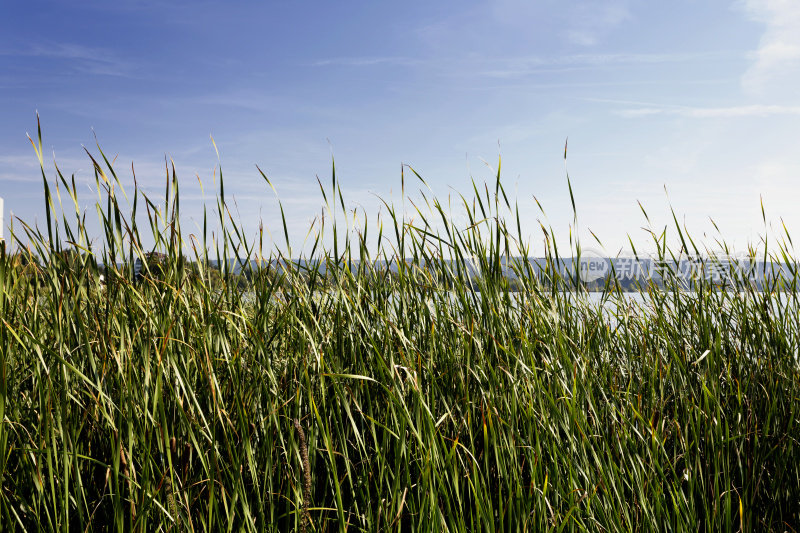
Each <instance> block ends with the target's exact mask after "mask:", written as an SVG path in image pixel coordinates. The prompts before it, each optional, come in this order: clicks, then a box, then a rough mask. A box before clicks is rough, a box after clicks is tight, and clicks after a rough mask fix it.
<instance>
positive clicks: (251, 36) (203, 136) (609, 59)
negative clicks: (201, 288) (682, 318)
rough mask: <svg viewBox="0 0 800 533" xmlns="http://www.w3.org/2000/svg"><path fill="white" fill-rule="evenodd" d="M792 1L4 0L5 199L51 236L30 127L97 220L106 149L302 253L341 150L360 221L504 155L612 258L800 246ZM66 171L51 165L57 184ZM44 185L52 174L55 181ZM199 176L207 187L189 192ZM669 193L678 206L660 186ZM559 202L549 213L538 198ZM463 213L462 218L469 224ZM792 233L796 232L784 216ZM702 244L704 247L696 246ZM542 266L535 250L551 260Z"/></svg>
mask: <svg viewBox="0 0 800 533" xmlns="http://www.w3.org/2000/svg"><path fill="white" fill-rule="evenodd" d="M799 82H800V4H798V3H797V2H796V1H790V0H736V1H731V0H728V1H721V0H707V1H700V0H675V1H672V2H645V1H637V0H608V1H592V2H582V1H576V2H570V3H565V2H556V1H551V0H542V1H536V2H534V1H521V0H483V1H471V0H470V1H463V0H462V1H459V2H452V1H441V2H435V3H433V2H415V1H409V2H402V3H398V2H392V3H390V2H375V1H370V2H367V1H342V2H336V3H333V2H319V1H307V2H301V1H294V2H290V1H275V2H202V1H191V2H190V1H186V2H183V1H166V0H141V1H135V2H127V1H119V2H105V1H99V0H97V1H85V0H83V1H82V0H76V1H73V2H48V1H37V2H12V3H8V5H6V6H4V16H3V17H2V20H0V196H2V197H3V198H5V209H6V216H5V220H6V223H8V221H9V218H10V216H9V215H10V213H9V212H10V211H13V214H14V216H15V217H20V218H22V219H23V220H25V221H28V222H31V223H32V222H34V221H39V222H41V221H43V220H44V218H43V216H44V211H43V195H42V184H41V176H40V174H39V171H38V162H37V160H36V156H35V154H34V151H33V149H32V148H31V146H30V143H29V142H28V140H27V137H26V133H27V132H30V133H31V134H34V133H35V129H36V112H37V111H38V112H39V114H40V116H41V121H42V127H43V137H44V147H45V152H46V158H48V159H49V160H50V161H52V156H53V154H55V158H56V161H57V162H58V163H59V166H60V168H61V169H62V171H63V172H65V173H66V174H68V175H69V174H73V173H74V174H75V178H76V181H77V183H78V184H79V193H80V195H81V199H82V205H83V207H85V208H87V220H92V219H94V218H96V217H95V213H94V209H93V208H92V205H93V200H94V198H96V196H94V194H95V193H94V192H93V187H94V177H93V174H92V172H91V164H90V162H89V160H88V158H87V157H86V155H85V154H84V152H83V148H82V146H86V147H87V148H89V150H90V151H93V152H96V148H95V146H94V142H95V141H94V135H95V134H96V135H97V139H98V140H99V142H100V145H101V146H102V148H103V149H104V151H106V152H107V154H110V155H113V156H116V166H117V168H118V169H119V171H120V175H121V176H122V179H123V182H124V183H125V184H126V187H130V185H131V184H132V178H131V173H130V165H131V162H133V163H134V165H135V168H136V175H137V179H138V181H139V184H140V185H141V186H142V188H143V189H144V190H145V191H146V192H148V193H149V194H151V195H152V196H154V197H155V198H158V197H159V195H162V194H163V184H164V169H163V167H164V159H165V157H168V158H172V159H173V160H174V162H175V165H176V168H177V171H178V175H179V178H180V179H181V186H182V192H183V197H182V210H183V213H184V216H185V220H184V228H187V231H194V230H193V228H195V227H196V226H194V224H195V223H197V222H198V221H201V220H202V206H203V201H204V200H203V198H204V196H203V195H204V194H205V198H206V200H207V201H208V203H209V205H213V203H212V200H213V183H212V182H213V175H214V168H215V166H216V165H217V163H218V161H217V156H216V153H215V150H214V147H213V145H212V143H211V140H210V135H213V137H214V139H215V141H216V144H217V147H218V148H219V152H220V157H221V163H222V168H223V172H224V175H225V184H226V195H229V198H230V197H234V198H235V199H236V206H237V207H238V210H237V212H238V216H240V217H241V220H242V223H243V224H244V226H245V228H246V230H247V231H248V232H249V234H251V235H253V236H254V235H255V234H256V232H257V228H258V223H259V220H263V222H264V224H265V226H266V227H267V228H268V229H269V230H272V231H273V232H274V233H275V234H276V238H277V236H279V235H281V234H282V228H281V226H280V218H279V216H278V211H277V208H276V203H275V200H274V194H273V193H272V191H271V190H270V189H269V188H268V187H267V186H266V185H265V183H264V182H263V180H262V179H261V177H260V176H259V174H258V172H257V170H256V168H255V165H256V164H257V165H259V167H260V168H262V169H263V170H264V171H265V172H266V173H267V174H268V175H269V177H270V178H271V179H272V181H273V183H274V185H275V187H276V189H277V191H278V194H279V196H280V198H281V200H282V201H283V204H284V208H285V209H286V213H287V218H288V223H289V228H290V232H291V234H292V240H293V241H294V242H295V243H297V244H296V248H297V247H299V243H301V242H302V240H303V238H304V236H305V234H306V232H307V230H308V228H309V226H310V224H311V221H312V220H313V219H314V217H315V216H318V215H319V213H320V208H321V206H322V203H323V201H322V196H321V195H320V194H319V191H318V186H317V182H316V176H317V175H318V176H319V177H320V178H321V179H322V180H323V183H327V181H328V180H329V177H330V170H331V154H333V156H335V158H336V166H337V175H338V177H339V178H340V180H341V184H342V187H343V191H344V195H345V199H346V201H347V205H348V208H356V207H357V208H359V209H362V208H363V209H364V210H366V212H367V213H369V214H370V215H371V216H374V214H375V213H377V211H378V208H379V206H380V202H379V200H378V199H377V196H380V197H383V198H386V199H387V200H394V201H396V202H399V192H400V191H399V189H400V167H401V163H406V164H409V165H411V166H413V167H414V168H415V169H416V170H417V171H418V172H419V173H420V174H422V175H423V176H424V177H425V179H426V180H427V182H428V183H429V185H430V187H431V188H432V189H433V192H434V193H435V194H437V195H438V196H439V197H440V198H446V197H447V196H448V195H452V194H454V193H455V192H462V193H464V194H469V192H470V190H471V186H470V179H471V178H474V179H476V180H477V181H478V182H482V181H483V180H490V179H492V175H493V172H494V170H493V169H494V167H495V166H496V164H497V159H498V156H499V155H502V161H503V164H502V173H503V176H504V183H505V184H506V187H507V190H508V191H509V192H510V193H513V195H514V196H515V197H516V199H517V201H518V202H519V204H520V206H521V210H522V216H523V223H524V224H525V225H526V227H528V228H530V231H531V235H533V236H534V237H533V239H534V240H533V243H534V252H536V251H537V243H538V239H539V237H538V236H539V235H540V230H539V229H538V222H537V219H541V220H542V221H544V222H545V223H547V224H550V225H552V226H553V227H554V229H555V230H556V233H557V235H559V238H560V240H561V241H562V242H564V241H565V240H566V239H567V238H568V236H569V224H570V223H571V222H572V213H571V206H570V202H569V195H568V191H567V185H566V178H565V171H564V161H563V148H564V141H565V139H566V138H567V137H569V157H568V161H567V164H568V168H569V173H570V177H571V179H572V185H573V189H574V192H575V199H576V203H577V207H578V214H579V221H578V222H579V233H580V234H581V235H582V238H583V239H584V245H591V246H595V245H594V244H592V243H591V242H590V234H589V233H588V230H591V231H592V232H594V233H595V234H596V235H597V236H598V237H599V238H600V239H601V240H602V241H603V243H604V245H605V248H606V249H607V250H608V251H609V253H615V252H616V251H617V250H618V249H620V248H628V246H629V245H628V235H630V236H631V237H632V239H633V241H634V243H636V244H637V245H639V246H644V247H646V246H647V244H646V243H647V242H648V236H647V233H646V232H645V231H644V230H642V229H641V227H642V226H647V221H646V220H645V219H644V216H643V215H642V212H641V210H640V208H639V204H638V203H637V202H641V203H642V205H643V206H644V207H645V208H646V209H647V211H648V213H649V214H650V219H651V223H652V227H653V228H654V229H660V228H662V227H663V226H664V225H665V224H669V223H671V215H670V212H669V207H670V205H672V207H673V208H674V210H675V212H676V214H677V216H678V218H679V219H680V220H681V221H682V222H685V224H686V226H687V227H688V228H689V230H690V231H691V232H692V233H693V234H694V235H695V236H697V237H698V238H700V239H701V240H705V241H707V242H713V240H714V238H715V237H716V236H717V235H718V234H717V233H716V231H715V230H714V228H713V225H712V224H711V222H710V219H713V221H714V222H715V223H716V224H717V226H718V227H719V229H720V233H721V236H722V237H723V238H724V239H725V240H727V241H728V242H729V243H732V244H733V245H734V246H736V247H737V249H741V248H743V247H744V246H746V245H747V243H749V242H754V241H756V240H757V239H758V236H759V235H761V234H763V233H764V232H765V231H767V230H765V227H764V223H763V221H762V215H761V203H760V198H761V197H763V200H764V207H765V210H766V215H767V219H768V222H770V223H772V225H773V226H774V227H777V228H780V224H781V223H782V222H783V223H785V224H786V226H787V228H788V229H789V231H790V232H793V233H794V234H796V235H800V215H799V214H798V210H797V209H796V204H797V199H798V193H800V187H798V178H800V150H798V148H797V142H798V141H797V139H798V138H800V135H799V134H800V93H798V91H797V87H798V86H800V83H799ZM51 169H52V165H49V166H48V170H51ZM50 176H51V177H52V176H53V174H52V172H50ZM198 177H199V178H200V179H201V180H202V181H203V183H204V186H205V188H204V190H201V188H200V186H199V185H198V180H197V178H198ZM665 189H666V192H665ZM534 195H535V196H536V197H537V198H538V199H539V201H540V202H541V204H542V205H543V207H544V209H545V212H546V215H547V218H545V217H543V216H542V214H541V213H539V211H538V208H537V207H536V203H535V201H534V200H533V196H534ZM457 215H458V213H455V216H457ZM781 221H782V222H781ZM704 234H705V237H704ZM538 251H541V247H540V246H539V247H538Z"/></svg>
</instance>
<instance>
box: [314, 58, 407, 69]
mask: <svg viewBox="0 0 800 533" xmlns="http://www.w3.org/2000/svg"><path fill="white" fill-rule="evenodd" d="M421 63H422V61H421V60H419V59H414V58H410V57H394V56H389V57H335V58H330V59H322V60H320V61H316V62H315V63H314V66H315V67H326V66H342V67H372V66H378V65H399V66H414V65H419V64H421Z"/></svg>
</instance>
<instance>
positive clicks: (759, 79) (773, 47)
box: [742, 0, 800, 93]
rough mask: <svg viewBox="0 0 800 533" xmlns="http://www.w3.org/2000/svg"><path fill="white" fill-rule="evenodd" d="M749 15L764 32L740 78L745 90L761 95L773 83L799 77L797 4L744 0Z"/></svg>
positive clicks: (799, 18) (781, 0) (799, 13)
mask: <svg viewBox="0 0 800 533" xmlns="http://www.w3.org/2000/svg"><path fill="white" fill-rule="evenodd" d="M744 6H745V9H746V11H747V12H748V14H749V15H750V16H751V18H753V19H754V20H757V21H759V22H763V23H764V24H765V25H766V31H765V32H764V34H763V36H762V37H761V42H760V43H759V46H758V49H757V50H756V51H755V52H754V53H753V54H752V56H753V59H754V61H753V64H752V65H751V66H750V68H749V69H748V70H747V71H746V72H745V74H744V76H743V77H742V86H743V87H744V89H745V90H747V91H749V92H754V93H762V92H764V91H765V90H766V89H767V88H768V87H769V86H770V84H771V83H772V82H774V81H776V79H778V78H781V79H783V80H785V79H786V76H787V74H794V75H795V76H797V75H798V74H800V72H799V70H800V2H797V0H744Z"/></svg>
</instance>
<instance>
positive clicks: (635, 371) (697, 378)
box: [0, 133, 800, 532]
mask: <svg viewBox="0 0 800 533" xmlns="http://www.w3.org/2000/svg"><path fill="white" fill-rule="evenodd" d="M33 144H34V147H35V148H36V151H37V154H38V156H39V159H40V163H42V177H43V185H44V200H45V202H46V205H47V220H46V226H45V227H43V228H37V227H31V226H30V225H27V224H25V223H24V222H23V221H17V222H16V225H17V228H16V230H15V233H14V234H13V235H12V237H11V239H10V242H9V243H6V244H5V247H4V248H2V250H0V287H2V290H1V291H0V316H1V317H2V321H1V325H0V354H1V355H0V387H2V390H1V391H0V397H1V398H2V401H0V419H2V425H0V529H2V530H3V531H39V530H45V531H110V530H114V531H142V532H144V531H290V530H302V529H301V528H304V529H305V530H306V531H334V530H349V531H476V530H485V531H633V530H635V531H656V530H657V531H665V530H666V531H698V530H703V531H719V530H724V531H734V530H744V531H752V530H774V531H795V530H797V529H798V527H799V526H798V524H800V466H798V465H800V446H799V445H798V442H797V436H798V435H800V401H799V400H800V398H799V396H800V377H799V375H798V371H799V370H800V368H799V363H798V356H797V353H798V340H800V315H798V300H797V294H796V292H794V291H791V292H786V293H785V294H784V295H783V296H782V297H780V298H778V297H775V296H774V295H771V294H770V291H765V292H757V291H756V290H755V288H754V287H753V286H752V285H750V284H747V283H742V284H741V285H737V286H736V287H734V289H735V290H732V291H720V290H716V289H715V288H714V287H713V286H711V285H710V284H707V283H705V282H702V281H701V282H700V283H699V284H698V285H697V286H695V287H694V291H693V292H692V293H688V292H686V291H685V290H684V289H683V288H682V286H681V284H680V282H679V280H671V279H667V280H666V282H665V284H664V287H661V288H656V287H654V286H649V287H644V290H645V291H647V294H648V296H647V299H646V302H647V303H646V306H647V309H646V310H645V309H637V308H633V309H632V308H631V307H630V306H629V305H616V306H615V305H610V306H609V305H607V306H605V307H604V308H602V309H601V308H598V307H597V306H593V305H587V304H586V300H585V299H582V298H577V297H576V294H575V293H576V292H577V293H580V291H582V290H583V289H582V288H581V284H580V283H579V282H578V280H577V279H576V278H575V277H573V276H561V275H559V272H562V270H561V269H559V268H557V266H558V263H559V257H560V256H561V255H564V252H566V254H569V255H577V254H580V246H579V244H578V243H577V242H575V243H574V245H573V249H572V250H562V251H560V253H559V250H557V248H556V246H555V242H556V241H555V238H554V237H553V233H552V230H551V229H550V228H544V227H543V228H542V229H543V230H545V232H544V233H545V235H546V237H545V243H546V251H545V252H544V254H543V255H544V256H545V260H546V261H547V263H548V265H549V267H550V268H545V269H543V270H541V271H540V270H534V269H533V268H532V267H531V264H530V262H529V261H527V260H526V259H523V258H526V257H528V256H529V255H531V254H530V248H528V246H527V245H526V244H525V242H526V241H525V239H524V235H525V231H527V230H528V229H529V228H523V227H521V224H520V222H519V220H520V218H519V214H518V209H519V208H518V207H517V206H516V205H515V204H513V203H511V202H510V201H509V200H508V199H507V196H506V194H505V192H504V190H503V186H502V182H501V179H500V174H499V172H498V175H497V179H496V181H495V182H494V183H492V184H491V187H490V186H485V187H482V186H478V185H476V186H475V188H474V189H473V191H472V192H471V193H470V195H469V196H463V197H461V205H460V208H461V209H463V210H464V212H465V213H466V218H467V222H466V223H465V224H463V225H461V226H459V225H458V224H456V223H455V222H453V218H452V217H451V216H450V213H449V212H448V211H447V210H446V209H445V208H444V207H443V206H442V204H440V202H439V201H438V200H437V199H435V198H424V199H423V201H422V202H417V203H418V204H419V205H420V208H419V209H417V210H416V212H415V213H414V217H413V220H412V219H411V218H409V217H407V216H406V214H405V212H403V211H402V210H400V209H399V208H397V207H395V206H394V205H392V204H391V203H389V202H386V203H385V208H386V209H385V211H386V212H387V213H388V215H387V218H386V219H385V221H384V222H385V223H384V224H379V223H378V222H377V221H374V222H373V223H372V224H371V225H370V224H364V226H363V229H362V230H361V231H360V232H352V231H350V232H343V231H341V229H342V228H341V224H343V222H342V220H343V219H344V217H345V216H346V215H347V213H345V212H344V209H345V207H344V200H343V197H342V194H341V190H340V188H339V185H338V183H337V181H336V176H335V173H334V174H333V177H332V180H331V184H330V186H322V185H320V190H321V194H322V196H323V198H324V201H325V202H326V203H327V205H328V209H329V213H330V216H328V217H327V221H325V222H324V223H323V224H322V226H321V229H320V232H319V234H318V236H317V237H316V241H315V242H314V243H312V244H313V246H312V248H313V252H312V253H311V254H308V255H307V256H306V257H305V258H304V259H305V261H297V260H293V258H291V257H286V256H284V255H281V254H280V253H279V252H278V251H277V249H276V250H273V251H272V252H271V253H270V252H269V251H267V252H266V253H265V254H264V255H265V256H266V260H265V261H264V262H263V263H260V264H259V266H254V264H252V263H250V262H245V263H244V267H243V270H244V274H245V275H246V276H247V277H248V278H249V279H250V285H249V289H248V290H244V291H243V290H241V289H240V283H239V281H240V279H239V277H238V275H237V273H236V272H234V270H236V269H235V268H234V267H235V266H236V262H233V263H232V262H230V261H228V260H227V258H230V257H238V258H242V259H244V258H250V257H254V256H257V255H258V254H259V244H258V243H257V242H253V241H250V240H248V239H247V238H246V236H245V234H244V232H243V230H242V228H241V227H240V226H238V225H237V224H236V223H235V222H234V221H233V219H232V218H231V216H230V214H229V211H228V209H227V203H226V199H225V193H224V185H223V183H224V182H223V181H222V177H221V176H220V191H219V195H218V199H217V209H216V213H213V214H211V215H210V216H208V217H207V218H206V220H204V232H205V233H203V234H202V235H201V236H200V237H199V238H198V239H190V238H189V237H188V236H187V234H186V233H184V232H183V231H182V229H181V226H180V209H179V208H180V202H179V199H180V195H179V191H178V181H177V179H176V177H175V171H174V169H169V172H168V179H167V187H166V191H165V198H164V200H163V201H164V203H165V206H164V207H163V208H162V209H159V208H157V206H156V203H155V202H154V201H153V200H152V199H151V198H148V197H147V196H146V195H144V194H143V193H142V192H141V191H139V190H138V189H135V190H133V191H132V192H131V194H130V197H129V200H130V203H129V205H130V206H131V208H130V210H127V209H125V210H124V209H123V208H122V207H121V205H123V204H124V202H122V200H121V196H120V195H121V194H122V188H121V183H120V181H119V180H118V178H117V174H116V172H115V170H114V168H113V166H112V165H111V163H110V162H109V161H108V160H107V159H106V157H105V156H104V155H103V153H102V151H101V150H100V149H99V148H98V149H97V151H96V155H90V156H89V157H91V158H92V159H91V160H92V162H93V165H94V169H95V179H96V184H97V187H98V190H101V191H102V196H101V198H100V200H99V201H98V203H97V212H98V215H99V217H100V219H101V221H102V223H103V231H104V234H103V235H102V237H101V238H100V239H99V240H93V239H92V236H90V235H89V234H88V233H87V229H86V224H85V218H84V217H85V215H84V213H82V212H81V211H80V209H79V205H80V202H79V200H78V198H77V193H76V187H75V183H74V179H72V180H70V179H67V178H65V177H64V176H63V175H62V174H61V172H60V170H58V169H56V170H55V172H56V174H55V176H54V178H55V184H56V185H57V189H55V190H54V188H53V184H52V182H51V181H50V180H48V178H47V174H46V172H45V168H44V164H43V161H42V158H41V133H39V136H38V138H37V139H35V140H34V141H33ZM406 170H407V172H409V173H410V172H412V171H410V170H408V169H406ZM406 177H407V176H406ZM414 179H416V178H414ZM404 185H405V184H404ZM56 193H58V194H56ZM61 200H64V201H65V203H66V204H70V203H71V204H72V206H73V207H74V209H72V208H70V209H67V210H66V212H68V213H70V214H69V215H66V214H65V209H64V208H63V207H62V203H61ZM281 209H282V208H281ZM337 212H338V215H337ZM209 220H211V222H210V221H209ZM321 222H322V221H321ZM209 224H211V225H218V226H219V227H222V228H223V229H222V231H221V233H220V234H219V237H218V238H217V239H215V240H213V241H212V240H211V238H210V235H209V234H208V230H207V228H208V226H209ZM336 224H339V225H340V226H339V227H338V228H337V227H336ZM283 229H284V230H285V229H286V228H285V227H284V228H283ZM368 231H369V232H372V233H371V234H369V235H368ZM675 231H677V232H679V233H680V237H681V239H682V240H683V241H684V245H685V250H690V249H692V248H693V247H694V246H695V243H694V242H693V241H691V239H690V238H689V236H688V235H686V234H685V232H684V231H683V230H682V228H680V227H679V226H677V223H676V227H675ZM143 234H144V235H145V236H147V238H143ZM287 235H288V232H287ZM326 236H327V238H329V239H330V240H329V241H328V242H330V243H331V244H330V245H323V242H324V239H325V238H326ZM368 237H369V239H368ZM654 238H655V239H656V244H657V245H658V249H659V250H660V252H659V253H660V256H661V259H669V258H670V257H673V255H674V254H673V252H671V251H670V250H669V249H668V248H667V247H666V245H665V244H664V243H665V238H664V235H663V234H662V235H656V236H654ZM787 238H788V236H787ZM145 241H154V242H155V246H154V247H145V246H144V245H143V242H145ZM287 241H288V237H287ZM12 243H13V244H15V245H16V246H17V247H18V248H19V247H22V246H27V247H28V248H27V249H28V251H26V252H22V253H17V254H12V253H11V250H10V249H11V245H12ZM375 243H377V250H378V251H377V252H375V251H374V250H375V247H374V244H375ZM789 243H790V240H789ZM288 244H290V243H288V242H287V245H288ZM370 250H373V251H372V252H370ZM790 250H791V246H790V244H786V240H783V241H780V242H778V243H777V244H775V245H774V248H773V249H772V251H771V252H770V255H769V257H772V258H774V259H775V260H780V261H782V262H784V263H786V264H793V259H792V256H791V254H790ZM151 251H157V252H160V253H163V254H165V260H164V261H163V264H159V265H156V266H157V267H158V268H156V266H154V265H153V262H152V261H148V256H147V253H148V252H151ZM764 253H766V252H764ZM29 254H30V256H29ZM33 256H36V257H37V258H38V259H39V262H38V263H37V262H36V261H35V260H34V259H35V258H34V257H33ZM765 257H767V256H765ZM137 259H139V260H143V262H144V263H143V264H144V267H145V268H144V273H143V275H141V276H136V275H135V274H134V265H135V262H136V260H137ZM214 259H218V260H219V263H218V264H219V266H220V270H221V274H220V278H221V283H218V282H216V281H215V277H214V276H215V275H216V274H215V271H214V269H213V268H212V267H211V265H213V264H216V263H215V262H214V261H213V260H214ZM294 259H296V258H294ZM509 269H510V270H511V271H513V273H514V276H513V277H515V278H517V279H516V281H515V283H516V284H517V286H518V287H519V288H520V289H521V290H520V291H519V292H511V287H510V281H509V275H508V271H509ZM100 272H102V273H103V275H104V281H101V279H100V276H99V273H100ZM791 275H792V277H791V278H790V279H784V280H782V282H783V284H784V285H783V286H789V287H791V288H792V289H795V288H796V285H795V284H796V282H797V273H796V270H792V271H791ZM776 283H777V282H776ZM602 298H603V300H608V301H609V302H615V301H616V302H622V301H623V299H624V298H625V297H624V296H623V295H622V294H621V293H620V292H619V290H618V288H615V287H614V286H613V285H609V286H608V287H607V290H606V292H604V293H603V295H602ZM609 314H611V315H612V316H610V315H609Z"/></svg>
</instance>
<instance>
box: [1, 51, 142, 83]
mask: <svg viewBox="0 0 800 533" xmlns="http://www.w3.org/2000/svg"><path fill="white" fill-rule="evenodd" d="M0 56H13V57H38V58H52V59H62V60H65V61H68V62H69V63H70V64H71V66H72V68H74V69H75V70H78V71H80V72H84V73H87V74H97V75H104V76H123V77H128V76H130V75H131V74H132V72H133V64H132V63H131V62H130V61H126V60H123V59H121V58H119V57H118V56H117V55H116V54H115V53H113V52H111V51H110V50H107V49H104V48H94V47H89V46H83V45H80V44H72V43H48V44H35V45H32V46H29V47H26V48H20V49H0Z"/></svg>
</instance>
